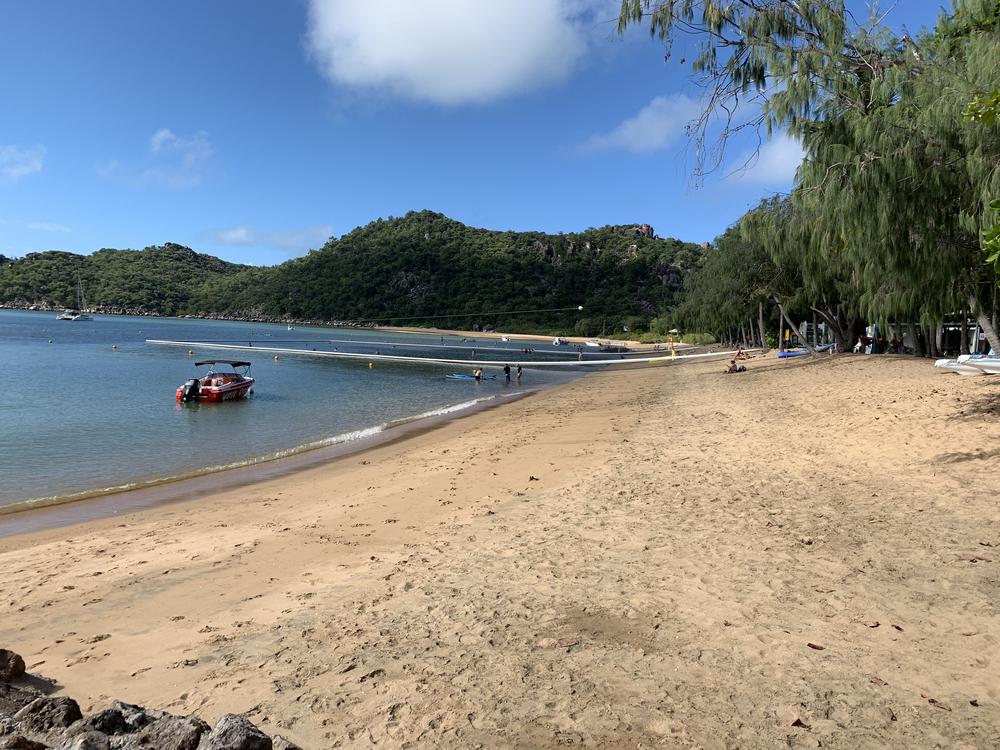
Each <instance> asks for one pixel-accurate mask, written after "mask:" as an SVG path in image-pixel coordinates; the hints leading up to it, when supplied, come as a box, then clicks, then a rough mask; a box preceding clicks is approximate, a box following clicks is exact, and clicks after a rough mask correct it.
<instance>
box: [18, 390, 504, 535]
mask: <svg viewBox="0 0 1000 750" xmlns="http://www.w3.org/2000/svg"><path fill="white" fill-rule="evenodd" d="M501 398H506V397H505V396H486V397H483V398H476V399H472V400H470V401H463V402H462V403H459V404H453V405H451V406H443V407H441V408H439V409H431V410H430V411H425V412H422V413H420V414H415V415H413V416H411V417H401V418H399V419H393V420H390V421H388V422H383V423H382V424H378V425H374V426H372V427H365V428H362V429H360V430H351V431H349V432H343V433H340V434H339V435H333V436H331V437H328V438H323V439H321V440H313V441H310V442H308V443H303V444H302V445H297V446H295V447H293V448H286V449H284V450H280V451H275V452H273V453H268V454H265V455H263V456H253V457H250V458H245V459H240V460H239V461H233V462H231V463H226V464H216V465H213V466H205V467H203V468H200V469H194V470H192V471H187V472H182V473H180V474H171V475H168V476H162V477H156V478H155V479H148V480H143V481H137V482H129V483H126V484H120V485H114V486H111V487H102V488H99V489H93V490H86V491H84V492H75V493H72V494H68V495H52V496H49V497H36V498H31V499H29V500H21V501H18V502H14V503H10V504H8V505H0V516H4V515H9V514H11V513H19V512H21V511H26V510H33V509H37V508H47V507H51V506H54V505H64V504H66V503H73V502H77V501H79V500H87V499H90V498H95V497H103V496H105V495H115V494H118V493H121V492H129V491H132V490H138V489H145V488H147V487H156V486H158V485H161V484H169V483H171V482H179V481H182V480H185V479H192V478H194V477H200V476H205V475H206V474H216V473H218V472H221V471H229V470H230V469H240V468H243V467H246V466H255V465H257V464H262V463H266V462H269V461H277V460H279V459H282V458H289V457H291V456H296V455H299V454H301V453H306V452H308V451H313V450H318V449H320V448H330V447H333V446H336V445H343V444H345V443H351V442H355V441H357V440H364V439H366V438H372V437H375V436H376V435H378V434H380V433H383V432H385V431H387V430H391V429H393V428H396V427H401V426H403V425H407V424H412V423H413V422H419V421H421V420H425V419H433V418H434V417H442V416H446V415H448V414H454V413H455V412H460V411H464V410H466V409H471V408H473V407H475V406H478V405H479V404H482V403H484V402H487V401H494V400H497V399H501Z"/></svg>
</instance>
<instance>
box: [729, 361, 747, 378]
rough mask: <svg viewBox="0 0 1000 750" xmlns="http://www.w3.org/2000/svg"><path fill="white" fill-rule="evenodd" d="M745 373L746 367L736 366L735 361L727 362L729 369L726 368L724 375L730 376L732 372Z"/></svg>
mask: <svg viewBox="0 0 1000 750" xmlns="http://www.w3.org/2000/svg"><path fill="white" fill-rule="evenodd" d="M746 371H747V368H746V367H744V366H743V365H738V364H736V360H735V359H731V360H729V367H727V368H726V373H725V374H726V375H730V374H732V373H734V372H746Z"/></svg>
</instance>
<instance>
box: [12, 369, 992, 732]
mask: <svg viewBox="0 0 1000 750" xmlns="http://www.w3.org/2000/svg"><path fill="white" fill-rule="evenodd" d="M749 366H750V372H748V373H745V374H741V375H735V376H732V375H722V374H721V372H720V371H721V369H722V365H720V363H719V362H699V363H689V364H685V365H673V366H671V365H667V366H663V367H660V368H652V369H636V370H626V371H620V372H614V373H607V372H606V373H596V374H593V375H590V376H588V377H586V378H584V379H582V380H579V381H576V382H573V383H570V384H568V385H566V386H561V387H558V388H555V389H551V390H548V391H545V392H544V393H542V394H540V395H536V396H534V397H531V398H528V399H523V400H521V401H518V402H516V403H513V404H509V405H506V406H504V407H502V408H500V409H496V410H491V411H486V412H482V413H479V414H475V415H472V416H469V417H468V418H465V419H461V420H457V421H454V422H451V423H448V424H445V425H443V426H441V427H439V428H437V429H434V430H431V431H429V432H426V433H423V434H419V435H415V436H412V437H408V438H406V439H404V440H401V441H398V442H395V443H392V444H389V445H383V446H378V447H375V448H373V449H372V450H370V451H368V452H365V453H363V454H358V455H354V456H348V457H344V458H341V459H339V460H336V461H333V462H331V463H330V464H327V465H323V466H318V467H313V468H308V469H304V470H302V471H301V472H298V473H295V474H293V475H289V476H282V477H277V478H274V479H270V480H267V481H264V482H261V483H258V484H253V485H250V486H245V487H239V488H232V489H228V490H223V491H219V492H214V493H212V494H210V495H207V496H204V497H200V498H197V499H192V500H188V501H184V502H179V503H174V504H171V505H168V506H163V507H160V508H155V509H151V510H147V511H143V512H141V513H136V514H131V515H127V516H121V517H117V518H113V519H105V520H98V521H93V522H88V523H86V524H81V525H78V526H73V527H67V528H62V529H53V530H49V531H44V532H39V533H34V534H27V535H22V536H15V537H9V538H7V539H0V573H2V575H0V606H2V607H3V613H4V615H3V617H2V618H0V645H2V646H4V647H7V648H11V649H13V650H15V651H18V652H19V653H21V654H23V655H24V656H25V659H26V661H27V662H28V666H29V669H30V670H32V671H35V672H37V673H39V674H44V675H46V676H49V677H53V678H55V679H57V680H58V681H59V683H60V684H61V685H62V686H64V688H65V691H66V692H67V693H68V694H71V695H73V696H75V697H77V698H78V699H79V700H81V703H82V704H83V708H84V709H85V710H86V709H93V708H100V707H102V706H103V705H104V704H105V703H106V702H107V701H108V700H109V699H110V698H120V699H123V700H127V701H130V702H135V703H142V704H149V705H152V706H156V707H162V708H167V709H169V710H171V711H172V712H174V713H182V712H193V713H197V714H199V715H201V716H203V717H204V718H206V719H208V720H210V721H214V720H215V719H217V718H218V717H219V716H220V715H221V714H223V713H225V712H228V711H235V712H246V713H247V714H248V716H249V717H250V718H251V720H253V721H254V722H255V723H258V724H259V725H261V726H262V727H264V728H265V729H267V730H268V731H271V732H279V733H281V734H284V735H286V736H289V737H290V738H292V739H294V740H296V741H298V742H300V744H302V745H303V746H305V747H311V748H328V747H369V746H371V745H372V744H374V743H378V744H380V745H382V746H386V747H399V746H407V745H408V746H419V747H450V748H465V747H476V746H483V747H523V748H534V747H556V746H566V745H571V746H584V747H607V748H612V747H773V746H776V745H789V746H792V747H800V746H801V747H816V746H820V745H822V746H823V747H842V748H858V747H933V746H941V747H988V746H995V745H996V744H997V741H998V739H1000V677H998V676H997V675H998V674H1000V671H998V663H997V661H998V658H1000V651H998V638H1000V609H998V606H997V602H998V601H1000V505H998V503H997V496H998V492H997V482H996V479H995V477H996V476H997V474H998V470H1000V450H998V449H997V447H996V446H997V445H998V444H1000V443H998V439H1000V406H998V404H1000V401H998V396H1000V380H996V379H990V378H986V377H983V378H961V377H958V376H954V375H945V374H941V373H940V372H936V371H935V370H934V368H933V367H931V365H930V363H929V362H927V361H916V360H910V359H904V358H890V357H853V356H842V357H836V358H823V359H821V360H818V361H815V362H798V361H793V362H777V361H774V360H769V361H763V360H760V359H756V360H752V361H751V362H750V363H749Z"/></svg>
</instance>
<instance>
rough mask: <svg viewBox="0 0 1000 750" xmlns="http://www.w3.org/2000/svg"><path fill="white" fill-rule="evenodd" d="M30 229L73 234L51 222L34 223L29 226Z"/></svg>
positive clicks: (66, 228)
mask: <svg viewBox="0 0 1000 750" xmlns="http://www.w3.org/2000/svg"><path fill="white" fill-rule="evenodd" d="M28 229H34V230H36V231H39V232H72V231H73V230H72V229H70V228H69V227H67V226H63V225H62V224H53V223H52V222H49V221H33V222H31V223H30V224H28Z"/></svg>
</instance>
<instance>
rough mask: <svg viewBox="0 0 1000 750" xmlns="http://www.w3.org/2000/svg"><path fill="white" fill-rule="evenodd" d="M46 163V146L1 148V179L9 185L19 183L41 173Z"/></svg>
mask: <svg viewBox="0 0 1000 750" xmlns="http://www.w3.org/2000/svg"><path fill="white" fill-rule="evenodd" d="M44 162H45V146H41V145H37V146H32V147H31V148H19V147H17V146H0V179H2V181H3V182H8V183H10V182H17V181H18V180H20V179H21V178H22V177H27V176H28V175H31V174H37V173H38V172H41V171H42V167H43V166H44Z"/></svg>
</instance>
